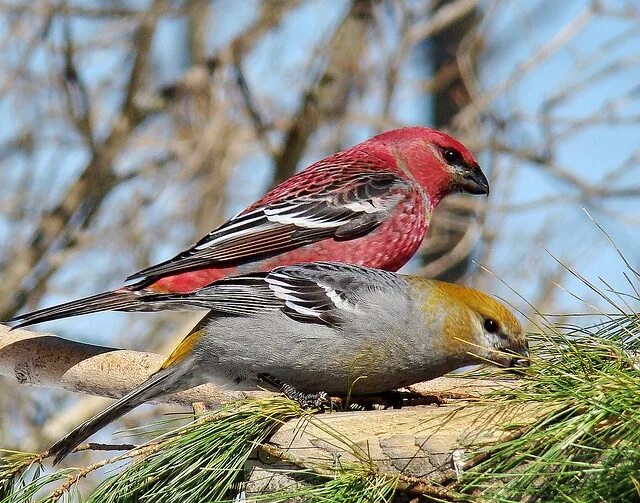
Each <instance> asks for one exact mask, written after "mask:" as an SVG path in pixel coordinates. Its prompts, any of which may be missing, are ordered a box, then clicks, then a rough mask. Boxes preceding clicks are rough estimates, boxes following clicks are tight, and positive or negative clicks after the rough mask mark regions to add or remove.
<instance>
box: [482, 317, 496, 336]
mask: <svg viewBox="0 0 640 503" xmlns="http://www.w3.org/2000/svg"><path fill="white" fill-rule="evenodd" d="M484 329H485V330H486V331H487V332H489V333H490V334H495V333H496V332H497V331H498V330H500V326H499V325H498V323H497V322H496V321H495V320H492V319H491V318H487V319H486V320H484Z"/></svg>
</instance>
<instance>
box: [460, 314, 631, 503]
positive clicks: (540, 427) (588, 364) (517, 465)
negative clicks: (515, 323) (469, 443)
mask: <svg viewBox="0 0 640 503" xmlns="http://www.w3.org/2000/svg"><path fill="white" fill-rule="evenodd" d="M532 342H533V343H534V345H535V346H536V348H537V354H538V357H537V358H536V359H535V360H534V364H533V366H532V368H531V369H530V371H529V372H528V373H527V374H526V375H525V376H524V378H523V382H522V383H521V384H520V385H518V386H515V387H511V388H510V389H508V390H501V391H498V392H495V393H493V394H491V395H490V396H488V397H486V400H488V401H490V402H491V403H492V406H493V407H496V406H500V407H502V408H503V410H504V411H505V412H507V414H508V413H509V409H512V412H513V415H514V416H516V417H517V414H518V412H517V411H518V409H520V410H522V407H523V406H526V405H528V406H529V407H531V406H536V405H537V406H539V407H541V408H544V410H547V409H548V412H547V413H546V414H544V415H543V417H542V418H541V419H539V420H538V421H536V422H535V423H534V424H533V425H532V426H530V427H528V428H526V429H525V430H524V431H523V433H522V434H521V435H516V436H514V437H513V438H511V439H509V440H507V441H505V442H503V443H500V444H498V445H496V446H492V447H488V448H487V450H486V453H485V454H488V456H486V459H484V461H482V462H481V463H479V464H477V465H476V466H475V467H474V468H473V469H472V470H471V471H469V472H467V473H466V474H465V476H464V477H463V479H462V481H460V484H459V487H458V489H459V490H463V491H465V492H467V493H468V494H469V495H473V496H474V497H472V498H470V499H476V498H479V499H482V500H485V499H488V500H491V501H503V502H520V501H527V502H537V501H544V502H594V503H595V502H601V501H606V502H618V501H619V502H630V501H638V500H640V496H639V492H638V486H637V480H640V372H639V369H640V354H639V353H638V349H639V348H640V318H639V317H638V316H637V315H635V314H631V315H624V314H620V315H616V316H613V317H610V318H609V319H608V320H607V321H605V322H603V323H600V324H598V325H594V326H591V327H588V328H586V329H583V328H578V327H565V330H564V331H562V332H560V331H555V330H549V331H548V332H547V333H545V334H539V335H537V336H533V337H532Z"/></svg>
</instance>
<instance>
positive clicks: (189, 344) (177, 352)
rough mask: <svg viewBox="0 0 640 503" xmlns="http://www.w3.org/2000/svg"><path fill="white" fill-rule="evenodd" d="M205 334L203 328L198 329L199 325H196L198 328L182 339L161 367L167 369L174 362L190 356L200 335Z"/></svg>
mask: <svg viewBox="0 0 640 503" xmlns="http://www.w3.org/2000/svg"><path fill="white" fill-rule="evenodd" d="M203 335H204V331H203V330H202V329H198V327H197V326H196V329H194V330H193V331H192V332H190V333H189V335H187V336H186V337H185V338H184V339H182V342H181V343H180V344H178V346H177V347H176V349H174V350H173V352H172V353H171V354H170V355H169V358H167V359H166V360H165V362H164V363H163V364H162V367H160V368H162V369H165V368H167V367H170V366H171V365H173V364H174V363H178V362H179V361H181V360H182V359H183V358H186V357H187V356H189V355H190V354H191V352H192V351H193V346H195V344H196V342H198V340H199V339H200V337H202V336H203Z"/></svg>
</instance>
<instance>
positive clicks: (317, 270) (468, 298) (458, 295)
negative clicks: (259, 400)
mask: <svg viewBox="0 0 640 503" xmlns="http://www.w3.org/2000/svg"><path fill="white" fill-rule="evenodd" d="M158 295H162V299H159V300H161V301H162V302H165V303H175V305H176V306H182V307H187V308H191V309H197V308H202V309H208V310H210V312H209V313H208V314H207V315H206V316H205V317H204V318H203V319H202V320H201V321H200V322H199V323H198V325H197V326H196V327H195V328H194V329H193V330H192V331H191V332H190V333H189V334H188V335H187V336H186V338H185V339H184V340H183V341H182V342H181V343H180V344H179V345H178V347H177V348H176V349H175V350H174V351H173V353H172V354H171V355H170V356H169V357H168V358H167V360H166V361H165V362H164V364H163V365H162V367H161V368H160V369H159V370H158V371H157V372H156V373H154V374H153V375H151V377H149V379H147V381H145V382H144V383H143V384H141V385H140V386H139V387H137V388H136V389H134V390H133V391H131V392H130V393H129V394H127V395H126V396H124V397H122V398H121V399H120V400H118V401H116V402H114V403H113V404H112V405H110V406H109V407H107V408H106V409H105V410H103V411H102V412H100V413H98V414H97V415H96V416H94V417H93V418H91V419H89V420H88V421H86V422H85V423H83V424H81V425H80V426H78V427H77V428H76V429H75V430H73V431H72V432H71V433H69V435H67V436H66V437H64V438H63V439H61V440H60V441H58V442H57V443H56V444H54V445H53V447H52V448H51V449H50V451H49V452H50V453H51V454H52V455H55V456H56V459H55V462H58V461H60V460H61V459H62V458H64V457H65V456H66V455H67V454H68V453H69V452H70V451H71V450H72V449H73V448H75V447H76V446H77V445H78V444H80V443H81V442H83V441H84V440H85V439H87V438H88V437H89V436H91V435H92V434H93V433H95V432H96V431H98V430H99V429H101V428H102V427H104V426H105V425H107V424H108V423H110V422H111V421H114V420H115V419H117V418H118V417H120V416H121V415H123V414H125V413H127V412H128V411H130V410H132V409H133V408H135V407H137V406H138V405H140V404H142V403H144V402H147V401H149V400H151V399H153V398H154V397H156V396H158V395H163V394H167V393H173V392H176V391H182V390H186V389H189V388H192V387H194V386H197V385H200V384H203V383H207V382H212V383H215V384H218V385H220V386H224V387H225V388H226V389H252V388H255V387H256V386H257V384H258V383H259V381H260V377H259V376H261V375H267V376H269V377H271V378H273V379H275V380H276V381H280V382H283V383H286V384H288V385H290V386H293V387H294V388H296V389H297V390H299V391H300V392H304V393H315V392H318V391H324V392H327V393H329V394H332V395H338V396H344V395H347V394H348V393H350V394H352V395H367V394H373V393H381V392H384V391H389V390H393V389H397V388H400V387H403V386H407V385H410V384H414V383H417V382H421V381H426V380H429V379H433V378H435V377H439V376H442V375H444V374H446V373H448V372H450V371H452V370H455V369H457V368H460V367H463V366H466V365H472V364H477V363H484V362H492V363H495V364H497V365H503V366H512V365H514V364H516V363H517V362H518V361H519V360H520V359H521V358H522V357H525V358H526V357H527V356H528V347H527V339H526V337H525V335H524V333H523V330H522V327H521V325H520V323H519V322H518V320H517V319H516V318H515V316H514V315H513V314H512V313H511V312H510V311H509V309H507V308H506V307H505V306H504V305H503V304H501V303H500V302H498V301H496V300H494V299H493V298H491V297H489V296H488V295H486V294H484V293H482V292H480V291H478V290H474V289H471V288H466V287H463V286H459V285H454V284H449V283H443V282H441V281H436V280H430V279H426V278H422V277H417V276H406V275H400V274H395V273H391V272H386V271H382V270H378V269H367V268H363V267H359V266H353V265H346V264H338V263H330V262H312V263H307V264H302V265H295V266H285V267H278V268H275V269H273V270H272V271H271V272H268V273H253V274H247V275H242V276H237V277H231V278H226V279H222V280H220V281H217V282H214V283H212V284H211V285H209V286H207V287H204V288H201V289H199V290H197V291H195V292H192V293H184V294H158Z"/></svg>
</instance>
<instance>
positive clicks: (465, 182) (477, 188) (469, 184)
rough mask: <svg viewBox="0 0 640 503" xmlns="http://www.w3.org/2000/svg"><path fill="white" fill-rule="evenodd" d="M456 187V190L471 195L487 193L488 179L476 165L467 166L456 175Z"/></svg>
mask: <svg viewBox="0 0 640 503" xmlns="http://www.w3.org/2000/svg"><path fill="white" fill-rule="evenodd" d="M456 178H457V180H456V181H455V185H456V189H457V190H458V192H464V193H466V194H473V195H485V196H488V195H489V180H487V177H486V176H484V173H483V172H482V170H481V169H480V168H479V167H478V166H475V167H470V166H467V167H465V169H464V170H463V171H461V172H460V173H459V174H458V176H457V177H456Z"/></svg>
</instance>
